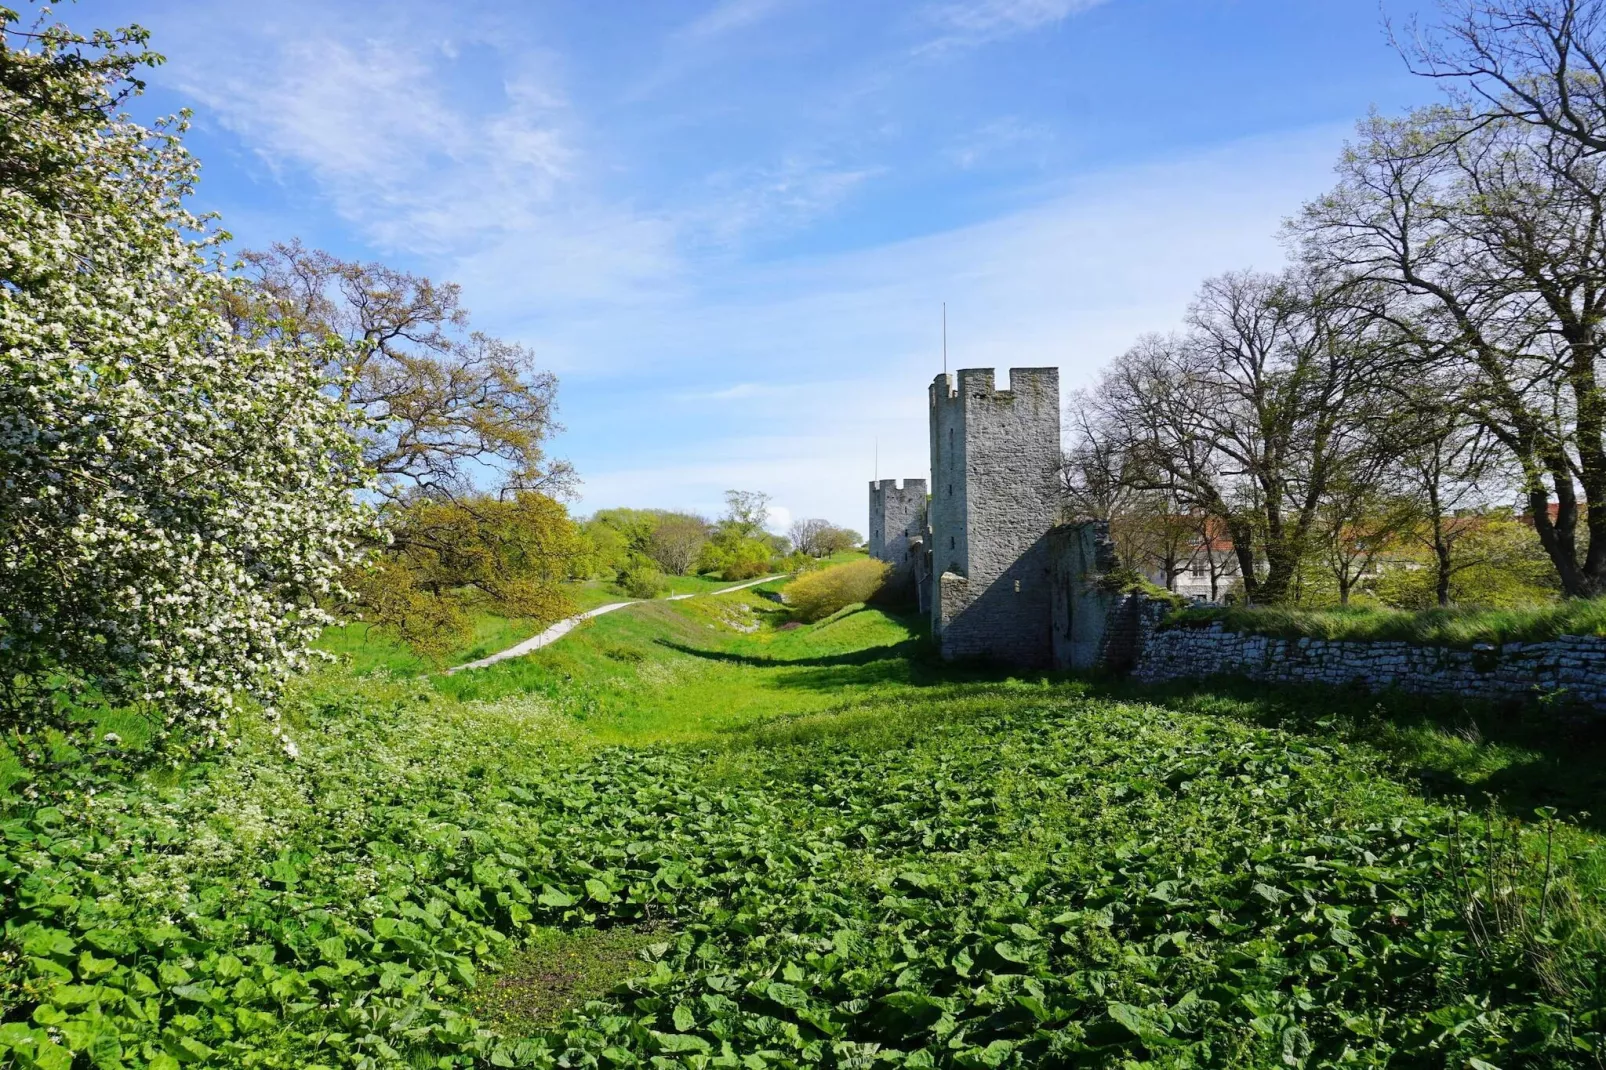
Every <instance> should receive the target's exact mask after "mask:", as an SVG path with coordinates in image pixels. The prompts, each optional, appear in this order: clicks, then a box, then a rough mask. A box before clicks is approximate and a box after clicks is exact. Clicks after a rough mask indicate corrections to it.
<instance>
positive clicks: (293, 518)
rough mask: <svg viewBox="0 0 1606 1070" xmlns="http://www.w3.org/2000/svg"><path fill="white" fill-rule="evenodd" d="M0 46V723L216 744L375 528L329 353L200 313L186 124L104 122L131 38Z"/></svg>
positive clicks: (13, 27) (126, 64)
mask: <svg viewBox="0 0 1606 1070" xmlns="http://www.w3.org/2000/svg"><path fill="white" fill-rule="evenodd" d="M0 29H3V31H4V36H3V39H0V131H4V133H3V134H0V155H4V157H5V165H4V166H3V167H0V719H3V721H4V722H6V723H7V724H8V725H9V727H13V728H18V727H21V728H26V727H31V726H35V725H38V724H41V723H46V722H48V721H49V720H51V719H52V717H53V716H54V717H57V718H59V714H54V715H53V713H52V711H59V710H60V709H61V708H63V707H64V706H65V705H66V703H63V702H61V701H58V698H57V697H58V696H64V697H66V698H68V699H70V700H77V699H81V698H84V697H89V698H93V699H100V700H104V701H106V702H110V703H114V704H135V705H139V706H141V707H143V708H145V709H146V710H148V711H150V712H151V713H152V714H154V715H157V716H159V717H160V718H161V720H162V722H163V723H165V724H166V725H167V726H169V727H183V728H186V729H190V730H192V731H194V732H196V733H198V734H199V736H201V737H202V738H206V739H210V740H217V739H219V738H222V737H223V736H224V735H225V734H226V731H227V721H228V716H229V713H230V711H231V710H232V709H233V708H234V706H235V703H236V702H237V700H238V698H239V696H241V695H244V694H249V695H254V696H256V697H257V698H259V699H260V700H261V701H262V702H263V704H264V706H265V707H266V708H267V709H268V711H269V714H270V716H271V715H272V710H273V707H272V703H273V698H274V695H275V693H276V690H277V688H278V686H279V684H280V683H281V682H282V680H283V678H284V677H285V675H286V674H287V673H288V672H290V671H292V670H294V669H296V668H297V667H299V666H300V665H301V664H302V663H303V662H304V661H305V659H306V658H307V656H308V651H309V649H310V645H311V642H312V641H313V639H315V638H316V636H317V635H318V633H319V630H320V629H321V628H322V627H324V626H325V625H326V624H327V623H328V622H329V618H328V616H327V615H326V614H325V613H324V612H323V611H322V610H321V609H320V608H319V602H320V600H325V599H326V596H328V595H329V594H330V593H331V592H332V590H333V586H334V583H335V578H336V577H337V576H338V575H339V574H340V573H341V572H343V571H344V570H345V569H346V568H348V567H349V566H350V564H351V563H352V561H353V559H354V558H355V557H356V555H357V554H358V553H359V552H360V549H359V548H360V546H361V545H363V543H364V541H365V540H366V539H370V538H371V537H372V535H373V528H372V517H371V513H370V511H369V510H367V509H366V508H365V507H363V506H362V505H361V504H360V503H359V502H358V501H357V500H356V498H355V497H354V492H353V488H354V487H357V486H360V485H362V483H363V478H364V477H363V474H362V472H361V464H362V462H361V450H360V446H359V444H358V443H357V441H356V439H355V437H354V435H353V433H352V429H351V423H352V415H351V413H350V412H349V411H348V410H347V409H346V408H345V407H344V406H343V405H342V404H341V403H340V402H339V400H338V399H337V398H335V397H333V396H332V392H331V391H329V390H328V385H329V384H328V382H327V380H326V379H325V378H324V377H323V376H322V375H321V373H320V370H319V369H320V368H323V367H326V366H327V365H328V364H329V363H330V358H331V354H330V353H329V352H327V351H326V349H324V348H323V347H321V346H319V345H317V344H311V343H306V342H293V341H286V340H285V339H284V338H283V337H279V338H268V337H266V336H265V334H264V335H258V336H246V335H242V334H239V333H235V331H234V329H233V328H231V327H230V325H229V323H228V322H227V321H226V319H225V318H224V316H223V315H222V314H221V313H222V311H223V310H224V309H225V308H226V306H227V305H228V303H229V299H230V298H231V295H232V294H233V293H234V292H235V290H234V288H235V287H236V286H237V285H238V284H237V283H236V281H234V280H233V279H232V278H231V277H230V275H229V273H228V271H227V270H226V265H225V264H224V263H223V260H222V252H221V244H220V243H221V241H222V240H223V238H224V237H226V236H225V235H223V234H221V232H218V231H215V230H213V229H211V228H210V227H209V226H208V224H207V221H206V220H205V219H203V218H200V217H197V216H195V215H193V214H191V213H190V212H189V211H188V210H187V209H186V208H185V203H184V202H185V198H186V196H187V195H188V194H189V193H190V192H191V190H192V188H193V186H194V182H195V178H196V164H195V161H194V160H193V159H192V158H191V157H190V156H189V155H188V154H187V153H186V152H185V150H184V149H183V147H182V145H181V143H180V135H181V134H182V132H183V129H184V127H183V124H182V123H181V122H178V123H174V122H168V123H163V124H159V125H158V126H157V127H156V128H155V129H152V128H148V127H143V126H140V125H138V124H136V123H135V122H133V121H131V120H130V119H129V118H127V117H126V116H124V115H121V114H119V113H118V108H119V102H120V100H121V99H122V96H124V95H126V94H127V93H128V92H129V91H130V90H131V89H137V88H138V83H137V81H136V80H135V79H134V78H133V72H134V71H135V70H136V69H137V67H138V66H139V65H140V64H149V63H152V62H159V59H160V58H159V57H156V56H154V55H153V54H151V53H149V52H145V51H143V42H144V34H143V31H140V30H138V29H130V30H124V31H119V32H118V33H117V34H107V33H97V34H95V35H94V36H92V37H89V38H87V39H86V38H84V37H81V36H76V35H74V34H72V33H70V32H68V31H67V30H65V29H64V28H61V27H52V26H44V25H35V26H33V27H31V28H29V27H25V26H23V25H22V24H21V23H20V21H19V18H18V15H17V13H16V12H14V11H10V10H7V9H5V8H4V7H0ZM341 344H342V343H340V342H338V341H336V340H331V341H329V342H327V343H324V345H326V346H338V345H341Z"/></svg>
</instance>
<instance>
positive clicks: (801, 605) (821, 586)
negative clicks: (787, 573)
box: [784, 558, 890, 623]
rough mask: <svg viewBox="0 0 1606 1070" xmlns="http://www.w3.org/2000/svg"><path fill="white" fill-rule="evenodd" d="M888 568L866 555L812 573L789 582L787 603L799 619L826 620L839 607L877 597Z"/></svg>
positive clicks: (786, 593) (810, 620) (807, 620)
mask: <svg viewBox="0 0 1606 1070" xmlns="http://www.w3.org/2000/svg"><path fill="white" fill-rule="evenodd" d="M889 568H890V566H889V565H887V563H886V562H885V561H876V560H874V559H872V558H866V559H865V560H863V561H851V562H849V563H848V564H846V565H835V566H832V567H831V568H822V569H820V570H819V571H818V572H810V573H809V574H807V575H806V576H800V577H798V578H797V579H795V580H793V581H792V582H791V583H789V584H787V585H786V590H785V592H784V593H785V595H786V604H787V605H788V606H790V607H791V609H792V612H793V614H794V615H795V616H796V617H797V619H798V620H801V621H806V622H808V623H813V622H814V621H817V620H824V619H825V618H826V617H829V616H830V615H831V614H833V613H835V612H836V611H837V610H839V609H843V608H845V607H847V606H851V605H853V604H854V603H855V602H868V601H869V600H870V599H871V598H873V597H875V594H876V592H877V591H879V590H880V589H881V585H882V583H884V582H885V581H886V578H887V571H888V569H889Z"/></svg>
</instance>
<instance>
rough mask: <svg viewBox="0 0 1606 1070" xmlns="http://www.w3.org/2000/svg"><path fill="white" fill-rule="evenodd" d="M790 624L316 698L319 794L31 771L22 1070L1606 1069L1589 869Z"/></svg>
mask: <svg viewBox="0 0 1606 1070" xmlns="http://www.w3.org/2000/svg"><path fill="white" fill-rule="evenodd" d="M783 619H785V611H784V610H783V609H782V608H781V607H779V606H776V605H774V603H772V602H769V601H768V600H766V599H764V598H763V597H761V596H758V595H755V594H754V592H752V591H744V592H741V593H739V594H734V595H729V596H725V597H722V598H717V599H695V600H692V601H690V602H682V603H654V604H651V605H646V606H640V607H636V608H635V609H632V610H630V611H628V612H621V613H617V614H613V615H610V616H607V617H603V618H599V619H598V620H597V621H595V622H593V623H592V624H591V625H588V626H587V627H586V628H584V629H582V630H581V631H579V632H577V633H576V634H574V635H572V636H570V637H568V638H566V639H565V640H564V641H563V642H562V643H560V644H557V645H555V646H553V647H550V648H547V649H545V650H543V651H540V652H538V653H537V654H536V655H534V656H532V657H529V658H524V659H518V660H517V661H514V662H504V663H501V664H499V665H497V666H494V667H492V668H491V669H489V670H484V671H477V672H472V673H465V674H461V675H458V676H454V677H450V678H435V679H434V680H432V681H431V680H412V681H408V682H405V683H402V682H394V683H387V682H385V681H384V680H383V679H382V678H374V677H370V678H367V679H365V680H361V681H355V680H353V679H352V678H351V677H350V676H348V675H346V674H344V673H343V672H337V671H330V672H329V673H327V674H325V675H324V676H322V677H319V678H315V679H312V680H309V681H308V682H307V684H306V686H305V688H304V690H303V691H302V693H301V694H300V695H299V696H298V700H297V701H296V702H294V703H293V704H291V705H290V706H289V710H290V716H291V718H292V720H293V723H294V729H295V732H296V736H297V738H298V740H299V741H300V742H301V745H302V751H303V756H302V758H301V759H300V760H299V761H297V762H294V763H289V762H286V761H285V760H284V759H283V758H282V756H280V755H279V754H278V753H277V752H276V751H275V749H274V748H273V747H272V746H271V741H270V740H269V739H267V738H266V736H265V735H264V734H262V733H260V732H255V731H248V732H247V733H246V734H245V737H244V739H243V740H242V743H241V744H240V746H238V747H237V748H235V749H233V750H231V751H228V752H222V753H219V754H218V755H217V756H216V760H214V761H213V762H211V763H210V764H208V765H206V766H203V767H195V768H193V769H191V770H189V771H188V772H186V773H185V774H184V775H183V776H181V777H177V778H175V777H173V776H171V775H157V774H153V773H138V772H129V773H128V774H126V775H123V776H117V775H114V773H113V771H112V770H111V769H109V768H106V767H102V771H100V772H97V773H94V774H88V773H84V772H83V771H81V770H79V771H77V772H72V773H41V774H40V775H39V777H38V779H36V780H35V781H34V782H33V783H31V784H29V785H27V787H26V794H24V795H21V796H14V797H13V801H12V802H11V803H10V804H9V805H8V806H7V809H6V811H5V814H4V818H3V820H0V915H3V916H4V918H5V919H6V920H5V923H4V924H5V941H6V944H5V946H6V951H5V953H4V954H5V957H4V958H0V1017H3V1021H4V1023H5V1024H4V1025H0V1053H5V1054H0V1060H6V1059H10V1061H11V1062H14V1063H16V1064H18V1065H28V1063H29V1060H31V1061H32V1063H33V1064H36V1065H42V1066H53V1067H60V1068H63V1070H65V1067H66V1066H67V1065H68V1061H69V1055H68V1051H69V1050H71V1051H76V1052H82V1053H84V1054H83V1056H81V1058H82V1059H83V1060H84V1062H85V1064H89V1063H91V1062H93V1063H96V1064H98V1065H102V1066H110V1065H118V1064H119V1063H121V1064H123V1065H151V1066H160V1067H163V1068H164V1070H172V1068H175V1067H177V1066H181V1065H203V1066H204V1065H216V1066H225V1065H226V1066H283V1067H314V1066H337V1065H367V1066H390V1065H394V1066H409V1065H410V1066H425V1065H428V1066H441V1067H445V1066H468V1065H484V1064H487V1063H489V1064H491V1065H502V1066H519V1065H526V1066H537V1065H539V1066H545V1065H550V1064H551V1062H552V1060H553V1059H554V1058H555V1057H556V1058H561V1059H562V1060H563V1062H564V1064H565V1065H571V1066H575V1065H610V1066H630V1065H638V1064H639V1065H644V1066H645V1065H654V1066H675V1065H685V1066H704V1065H707V1066H715V1065H724V1064H726V1063H729V1065H732V1066H736V1065H751V1066H755V1067H756V1066H758V1065H759V1064H760V1063H762V1064H763V1065H766V1066H768V1065H774V1066H788V1065H819V1064H831V1065H846V1064H855V1065H857V1064H863V1065H867V1066H869V1065H883V1064H884V1065H888V1066H892V1065H898V1064H908V1065H912V1066H937V1065H940V1066H954V1067H1005V1066H1031V1065H1048V1064H1051V1063H1066V1062H1074V1063H1078V1064H1082V1065H1089V1066H1111V1067H1114V1066H1122V1065H1136V1064H1140V1063H1145V1062H1147V1063H1148V1064H1151V1065H1163V1066H1171V1067H1182V1066H1225V1065H1235V1066H1260V1067H1286V1066H1294V1067H1299V1066H1317V1065H1327V1064H1330V1063H1333V1062H1339V1061H1346V1062H1349V1063H1353V1064H1354V1065H1361V1066H1368V1065H1370V1066H1383V1065H1388V1066H1392V1067H1416V1066H1421V1067H1428V1066H1433V1067H1438V1066H1467V1065H1478V1063H1475V1062H1472V1060H1481V1061H1482V1062H1483V1063H1485V1064H1487V1065H1495V1066H1511V1065H1525V1066H1556V1067H1561V1066H1573V1065H1578V1064H1580V1063H1587V1062H1589V1061H1590V1060H1591V1059H1593V1058H1598V1055H1599V1053H1600V1052H1602V1051H1603V1050H1606V1049H1603V1048H1602V1026H1603V1020H1602V1018H1601V1017H1600V1015H1601V1008H1602V1002H1603V994H1602V992H1601V990H1600V987H1599V976H1600V973H1599V970H1598V968H1597V967H1598V964H1599V962H1600V954H1601V951H1600V948H1601V941H1600V918H1601V908H1600V903H1599V895H1600V883H1601V882H1600V874H1599V872H1598V871H1599V869H1600V865H1599V863H1598V861H1595V859H1596V852H1597V847H1596V842H1597V841H1596V839H1595V837H1594V835H1593V834H1592V833H1589V832H1588V831H1586V830H1585V829H1582V828H1579V827H1576V826H1573V825H1570V824H1565V823H1557V824H1555V825H1554V826H1553V825H1552V824H1551V823H1550V822H1549V821H1548V819H1547V820H1542V821H1541V822H1539V823H1538V824H1536V825H1532V826H1529V825H1517V824H1514V823H1512V822H1509V821H1508V820H1507V819H1505V818H1501V817H1498V815H1496V818H1495V820H1493V821H1492V822H1490V823H1487V824H1486V823H1485V821H1484V820H1483V819H1482V818H1481V817H1478V816H1474V815H1471V814H1468V813H1465V812H1460V811H1458V810H1457V809H1455V808H1453V807H1452V806H1447V805H1442V804H1439V803H1436V802H1428V801H1424V800H1423V799H1422V798H1421V797H1420V796H1418V795H1417V794H1415V793H1414V792H1413V791H1412V790H1411V788H1410V787H1408V786H1407V782H1405V781H1404V779H1403V778H1402V773H1403V771H1404V768H1403V767H1402V765H1401V764H1400V763H1399V762H1398V760H1397V759H1396V758H1395V757H1392V756H1391V752H1390V751H1389V750H1388V749H1386V748H1379V747H1376V746H1373V745H1371V744H1370V743H1368V742H1366V741H1365V740H1363V739H1360V738H1358V737H1353V738H1352V734H1351V733H1350V732H1348V731H1343V730H1340V729H1338V728H1334V727H1328V728H1324V727H1322V726H1321V725H1319V724H1312V725H1306V726H1296V725H1292V724H1291V725H1289V727H1288V728H1275V727H1268V726H1267V725H1266V724H1256V723H1252V722H1253V720H1254V719H1255V717H1254V714H1255V712H1256V711H1264V712H1266V713H1267V714H1268V720H1270V719H1272V714H1274V713H1275V711H1272V710H1270V708H1269V707H1268V706H1267V704H1266V703H1265V702H1263V701H1261V700H1257V699H1253V698H1240V699H1225V698H1224V699H1222V700H1220V702H1219V703H1218V704H1217V706H1216V707H1213V708H1212V707H1210V706H1208V704H1203V703H1200V702H1199V701H1198V699H1197V698H1196V697H1194V696H1195V694H1196V693H1190V694H1184V693H1181V692H1176V691H1173V692H1171V693H1169V694H1164V693H1157V694H1156V696H1155V697H1156V698H1157V699H1158V700H1159V703H1158V704H1150V703H1147V702H1144V701H1142V700H1141V699H1139V698H1138V697H1136V696H1135V695H1131V694H1128V695H1122V694H1115V695H1113V696H1112V697H1101V696H1100V694H1099V693H1097V692H1094V691H1093V690H1092V689H1091V688H1090V687H1089V685H1085V684H1077V683H1055V682H1053V681H1049V680H1044V681H1024V682H1017V681H1009V680H1000V679H997V678H991V679H990V678H986V677H976V676H963V675H953V674H950V673H948V672H947V670H945V669H943V668H942V667H941V666H938V665H936V664H934V663H932V662H930V661H928V660H926V658H925V656H924V655H923V654H922V653H921V651H922V650H923V647H922V646H921V644H920V642H919V640H918V639H917V638H916V637H914V636H912V635H911V634H910V633H909V632H908V631H907V630H906V629H905V628H904V627H903V626H902V625H901V624H900V623H899V622H898V621H897V620H895V619H893V618H889V617H887V616H886V615H884V614H882V613H880V612H877V611H875V610H869V609H859V610H853V611H848V612H845V613H842V614H838V615H836V616H833V617H831V618H829V619H827V620H826V621H823V622H821V623H819V624H816V625H812V626H809V627H805V628H801V629H796V630H793V631H787V632H777V631H774V630H773V629H772V628H771V627H770V625H771V624H773V623H774V622H777V621H779V620H783ZM698 711H700V715H699V714H698ZM666 738H672V739H679V740H682V741H683V742H681V743H668V742H664V740H665V739H666ZM621 744H624V745H621ZM1463 764H1465V763H1463ZM89 789H93V794H90V793H89ZM1547 847H1548V848H1549V856H1548V859H1547V856H1546V850H1547ZM642 926H654V927H661V933H654V934H653V935H652V936H651V938H650V939H648V938H646V937H645V936H643V935H642V934H641V932H640V929H639V928H638V927H642ZM554 930H559V931H560V932H561V934H562V935H559V934H558V933H555V932H554ZM610 933H612V934H616V935H612V936H610V935H608V934H610ZM636 949H639V952H640V961H639V966H638V965H635V964H633V963H629V962H627V961H625V959H626V953H627V952H628V951H631V950H636ZM610 985H614V987H611V988H610V987H609V986H610Z"/></svg>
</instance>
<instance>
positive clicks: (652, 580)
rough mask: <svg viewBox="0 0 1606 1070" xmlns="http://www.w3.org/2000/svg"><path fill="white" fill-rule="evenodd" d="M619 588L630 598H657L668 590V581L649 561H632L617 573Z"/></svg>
mask: <svg viewBox="0 0 1606 1070" xmlns="http://www.w3.org/2000/svg"><path fill="white" fill-rule="evenodd" d="M619 586H620V588H621V589H622V590H623V591H624V592H625V593H626V594H628V595H629V596H630V597H631V598H657V597H658V596H659V595H661V594H663V593H664V592H665V591H667V590H669V581H668V580H667V579H665V577H664V574H663V573H662V572H659V571H658V570H657V569H656V568H654V567H653V566H652V563H651V562H650V561H632V562H631V563H630V564H629V566H627V567H626V568H625V569H624V570H623V571H621V572H620V573H619Z"/></svg>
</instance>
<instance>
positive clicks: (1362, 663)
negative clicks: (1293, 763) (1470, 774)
mask: <svg viewBox="0 0 1606 1070" xmlns="http://www.w3.org/2000/svg"><path fill="white" fill-rule="evenodd" d="M1132 675H1133V677H1134V678H1135V679H1138V680H1145V681H1160V680H1176V679H1202V678H1204V677H1207V676H1244V677H1248V678H1249V679H1251V680H1263V681H1266V682H1268V683H1287V684H1327V685H1331V686H1335V687H1355V686H1359V687H1362V688H1364V689H1366V690H1368V691H1381V690H1384V689H1387V688H1397V689H1399V690H1401V691H1409V692H1412V693H1414V694H1430V693H1431V694H1441V695H1460V696H1462V697H1464V698H1473V699H1526V700H1529V701H1532V700H1536V699H1538V698H1540V697H1543V696H1547V695H1556V696H1557V697H1558V698H1561V699H1562V700H1563V701H1567V702H1572V703H1577V704H1580V705H1585V706H1591V707H1594V708H1595V709H1596V710H1599V711H1603V712H1606V639H1600V638H1596V637H1594V636H1563V637H1561V638H1559V639H1552V640H1549V641H1547V642H1542V643H1505V644H1502V645H1500V646H1492V645H1487V644H1485V645H1480V646H1475V647H1473V648H1472V649H1470V650H1461V649H1457V648H1454V647H1445V646H1415V645H1413V644H1411V643H1405V642H1397V641H1386V642H1373V643H1361V642H1348V641H1339V640H1326V639H1274V638H1271V637H1269V636H1264V635H1240V634H1238V633H1236V632H1229V631H1227V630H1226V629H1225V628H1224V627H1222V625H1221V624H1220V623H1212V624H1210V625H1208V626H1206V627H1202V628H1195V627H1180V628H1165V629H1161V630H1155V631H1152V632H1150V633H1149V634H1148V635H1147V636H1146V637H1145V641H1144V642H1143V645H1142V650H1141V653H1140V654H1139V655H1138V657H1137V660H1136V664H1135V665H1134V667H1133V671H1132Z"/></svg>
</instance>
